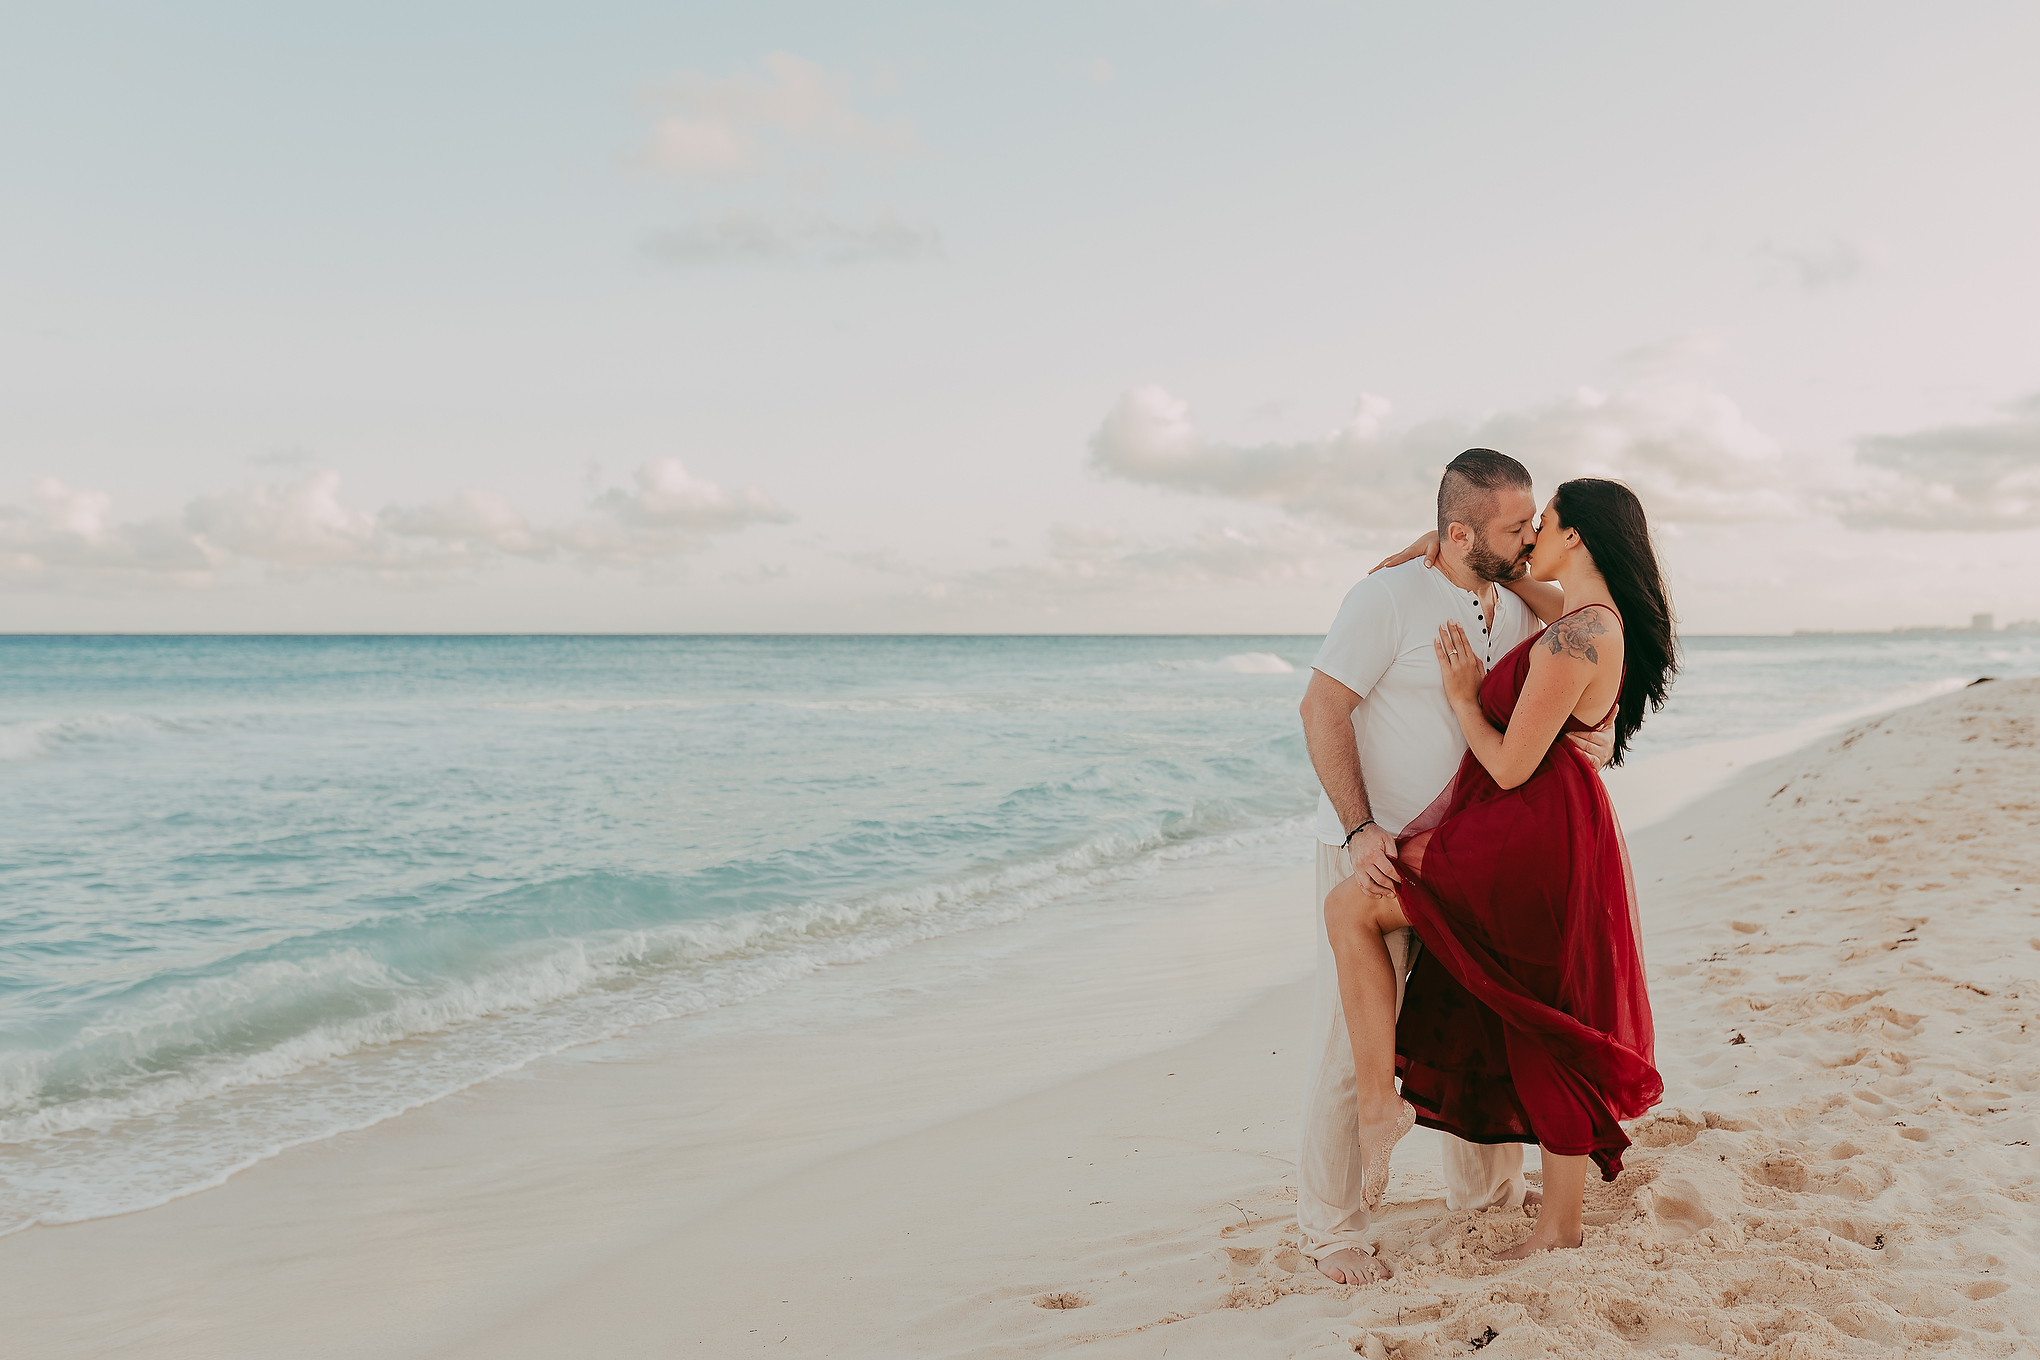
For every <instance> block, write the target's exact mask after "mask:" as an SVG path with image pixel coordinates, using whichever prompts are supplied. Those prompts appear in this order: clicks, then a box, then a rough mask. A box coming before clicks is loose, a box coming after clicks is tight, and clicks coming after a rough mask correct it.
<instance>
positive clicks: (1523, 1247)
mask: <svg viewBox="0 0 2040 1360" xmlns="http://www.w3.org/2000/svg"><path fill="white" fill-rule="evenodd" d="M1586 1240H1587V1239H1586V1237H1585V1235H1584V1234H1582V1235H1581V1237H1580V1238H1579V1240H1578V1241H1575V1242H1561V1241H1559V1240H1558V1239H1557V1238H1555V1237H1546V1236H1544V1234H1543V1233H1542V1232H1541V1231H1538V1232H1532V1233H1531V1234H1530V1235H1529V1236H1528V1237H1526V1238H1524V1239H1523V1240H1522V1241H1521V1242H1518V1243H1517V1244H1516V1245H1515V1246H1513V1247H1510V1248H1509V1249H1508V1250H1507V1251H1498V1252H1496V1253H1494V1254H1493V1255H1492V1256H1490V1257H1488V1259H1489V1260H1490V1261H1521V1260H1525V1259H1527V1258H1529V1257H1532V1256H1535V1255H1536V1254H1537V1253H1538V1252H1540V1251H1569V1250H1573V1249H1575V1248H1578V1247H1579V1246H1581V1245H1582V1244H1583V1243H1585V1242H1586Z"/></svg>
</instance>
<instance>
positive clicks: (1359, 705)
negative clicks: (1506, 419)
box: [1296, 449, 1608, 1284]
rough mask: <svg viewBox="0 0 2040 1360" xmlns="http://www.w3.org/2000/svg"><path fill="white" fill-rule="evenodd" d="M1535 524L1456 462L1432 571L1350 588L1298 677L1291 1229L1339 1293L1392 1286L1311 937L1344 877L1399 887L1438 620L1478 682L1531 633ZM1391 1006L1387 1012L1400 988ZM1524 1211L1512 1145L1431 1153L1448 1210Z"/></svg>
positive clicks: (1487, 470) (1497, 459) (1525, 487)
mask: <svg viewBox="0 0 2040 1360" xmlns="http://www.w3.org/2000/svg"><path fill="white" fill-rule="evenodd" d="M1536 519H1537V503H1536V501H1535V500H1534V499H1533V498H1532V497H1531V494H1530V474H1529V473H1528V472H1526V471H1525V470H1524V468H1523V465H1522V464H1521V463H1518V462H1517V461H1516V460H1515V459H1513V458H1510V457H1508V456H1507V455H1505V454H1500V453H1496V452H1495V451H1494V450H1493V449H1468V450H1467V451H1466V452H1464V453H1462V454H1460V455H1459V456H1458V457H1457V458H1455V459H1453V460H1452V462H1451V464H1450V465H1449V466H1448V467H1447V468H1446V469H1445V476H1444V478H1443V479H1442V480H1441V481H1440V482H1439V484H1438V537H1439V544H1438V560H1437V565H1436V566H1435V567H1432V566H1429V565H1428V564H1426V563H1425V562H1423V561H1421V560H1414V561H1409V562H1404V563H1402V564H1401V565H1399V566H1395V567H1390V568H1389V569H1388V570H1386V571H1383V570H1379V569H1377V570H1376V571H1375V572H1374V573H1373V574H1371V575H1369V576H1367V577H1366V578H1364V579H1363V580H1362V581H1360V583H1359V584H1358V585H1355V586H1354V587H1353V589H1352V590H1351V591H1349V592H1347V595H1346V599H1345V603H1344V604H1342V605H1340V607H1339V616H1338V618H1337V619H1336V620H1334V621H1333V623H1332V627H1331V630H1330V631H1329V632H1327V633H1326V634H1325V640H1324V645H1323V646H1321V647H1320V648H1319V649H1318V654H1317V657H1316V659H1315V660H1314V661H1313V662H1312V663H1311V665H1312V670H1311V677H1310V687H1309V689H1308V690H1306V691H1305V693H1304V696H1303V704H1302V714H1303V730H1304V738H1305V740H1306V742H1307V743H1308V744H1309V747H1310V758H1311V764H1312V765H1313V766H1315V767H1316V769H1317V775H1318V782H1319V784H1320V785H1322V787H1323V794H1322V796H1321V797H1320V798H1319V800H1318V818H1317V838H1318V849H1317V894H1316V897H1315V898H1314V899H1313V902H1312V911H1313V914H1314V918H1315V921H1316V934H1317V941H1318V962H1317V991H1316V997H1315V1003H1314V1005H1313V1007H1312V1018H1311V1027H1312V1028H1311V1042H1312V1044H1313V1046H1314V1051H1315V1069H1314V1071H1313V1073H1312V1076H1311V1078H1310V1081H1309V1086H1308V1088H1307V1090H1306V1093H1305V1097H1304V1114H1303V1150H1302V1156H1301V1158H1300V1159H1299V1161H1298V1174H1297V1181H1298V1184H1297V1206H1296V1207H1297V1214H1296V1216H1297V1222H1298V1224H1299V1225H1300V1226H1301V1228H1302V1230H1303V1239H1304V1251H1305V1252H1306V1253H1307V1254H1308V1255H1310V1256H1311V1257H1312V1258H1314V1259H1315V1260H1316V1261H1317V1266H1318V1269H1319V1270H1320V1271H1322V1272H1323V1273H1324V1274H1325V1276H1326V1277H1327V1278H1329V1279H1332V1280H1336V1281H1338V1282H1339V1283H1341V1284H1363V1283H1366V1282H1368V1281H1370V1280H1380V1279H1386V1278H1388V1277H1389V1275H1390V1274H1391V1272H1390V1271H1389V1269H1388V1267H1387V1266H1386V1265H1385V1264H1384V1263H1382V1262H1380V1261H1377V1260H1376V1259H1374V1255H1373V1251H1374V1248H1373V1247H1372V1245H1371V1244H1369V1243H1368V1241H1367V1232H1368V1229H1369V1226H1370V1219H1369V1216H1368V1209H1367V1205H1366V1204H1365V1202H1364V1201H1363V1199H1362V1196H1361V1170H1362V1168H1361V1149H1360V1147H1359V1146H1358V1142H1359V1137H1358V1134H1359V1130H1358V1113H1357V1110H1356V1107H1355V1089H1354V1081H1353V1048H1352V1042H1351V1039H1350V1038H1349V1035H1348V1031H1347V1029H1346V1020H1345V1014H1344V1012H1343V1010H1342V1008H1341V1007H1340V1004H1339V979H1338V968H1337V965H1336V963H1335V962H1334V960H1333V958H1332V949H1331V944H1330V942H1329V941H1328V940H1327V939H1326V937H1325V923H1324V900H1325V894H1327V893H1329V892H1330V891H1331V890H1332V889H1333V888H1334V887H1336V886H1338V884H1339V883H1340V882H1341V881H1342V880H1344V879H1345V878H1347V877H1348V876H1350V875H1352V874H1355V873H1358V874H1361V875H1364V876H1365V878H1366V880H1367V883H1368V885H1369V886H1370V888H1371V890H1372V891H1376V892H1382V893H1392V892H1394V891H1395V885H1396V884H1397V883H1398V882H1400V881H1401V875H1400V874H1399V873H1398V872H1397V870H1396V863H1395V858H1396V851H1395V836H1396V834H1397V833H1398V832H1400V831H1401V830H1402V829H1403V828H1404V827H1405V826H1407V825H1409V823H1410V822H1412V821H1414V820H1415V819H1416V818H1417V816H1418V814H1420V813H1422V812H1423V811H1424V809H1426V808H1427V807H1429V806H1430V805H1431V804H1432V802H1433V801H1434V800H1436V799H1437V798H1438V797H1439V795H1440V794H1442V793H1443V792H1444V791H1445V789H1446V787H1447V786H1448V785H1449V784H1451V782H1452V778H1453V776H1454V774H1455V773H1457V771H1458V769H1459V761H1460V757H1461V756H1462V755H1464V754H1465V752H1466V738H1465V737H1464V735H1462V733H1461V732H1460V730H1459V721H1458V719H1457V718H1455V717H1454V716H1453V713H1452V708H1451V705H1450V704H1449V703H1447V701H1446V698H1445V688H1444V685H1443V683H1442V682H1441V681H1440V679H1439V675H1438V661H1437V656H1436V653H1435V652H1434V651H1433V650H1432V643H1433V641H1434V640H1435V639H1436V638H1437V636H1438V630H1439V628H1440V627H1441V626H1442V625H1443V624H1444V623H1445V622H1446V620H1448V619H1452V620H1457V621H1458V622H1459V624H1460V626H1461V627H1462V628H1464V629H1465V631H1466V636H1467V638H1468V639H1469V640H1471V641H1472V643H1473V646H1474V647H1476V648H1477V649H1479V650H1480V651H1481V653H1482V658H1481V659H1482V660H1483V661H1484V662H1485V663H1486V664H1487V665H1489V666H1492V665H1493V664H1494V663H1495V662H1496V661H1499V660H1501V659H1502V657H1504V656H1506V655H1508V653H1509V651H1510V649H1512V648H1513V647H1515V646H1516V644H1517V643H1519V642H1521V641H1522V640H1523V639H1524V638H1526V637H1529V636H1530V635H1531V634H1532V633H1534V632H1536V631H1537V628H1538V623H1537V618H1536V616H1535V615H1534V614H1532V613H1531V611H1530V609H1529V607H1528V606H1527V605H1525V604H1524V603H1523V602H1522V601H1521V600H1519V599H1517V598H1516V596H1515V595H1514V594H1513V593H1511V592H1510V591H1507V590H1504V589H1502V588H1501V583H1503V582H1505V581H1511V580H1514V579H1515V578H1516V577H1518V576H1520V575H1521V574H1522V572H1523V564H1524V562H1525V561H1526V560H1527V559H1528V557H1529V555H1530V550H1531V548H1532V547H1534V546H1535V545H1536V542H1537V533H1536V528H1535V523H1536ZM1575 739H1576V740H1578V738H1575ZM1607 740H1608V739H1607V737H1606V735H1605V734H1594V738H1593V740H1591V741H1587V740H1582V741H1581V745H1582V746H1583V747H1584V748H1585V749H1586V750H1587V751H1588V754H1590V755H1592V756H1594V757H1595V759H1596V760H1597V761H1601V760H1605V758H1606V754H1607V753H1606V750H1605V747H1606V745H1607ZM1387 943H1388V948H1389V957H1390V959H1391V960H1392V961H1393V962H1394V964H1395V968H1396V976H1397V978H1398V979H1402V978H1406V977H1408V975H1409V969H1410V964H1411V963H1412V962H1413V949H1414V947H1415V944H1414V941H1413V938H1412V935H1411V932H1410V931H1408V930H1399V931H1396V932H1395V933H1394V934H1392V935H1390V936H1389V937H1388V938H1387ZM1396 1002H1397V1006H1398V1007H1400V1005H1401V1002H1402V996H1401V983H1400V981H1398V984H1397V996H1396ZM1537 1198H1538V1196H1537V1192H1536V1191H1534V1190H1530V1189H1529V1188H1528V1186H1527V1184H1526V1182H1525V1181H1524V1179H1523V1148H1522V1145H1521V1144H1519V1143H1503V1144H1497V1145H1493V1146H1481V1145H1477V1144H1473V1143H1466V1142H1462V1141H1461V1140H1459V1139H1457V1138H1452V1137H1450V1136H1447V1137H1446V1138H1445V1205H1446V1207H1447V1208H1448V1209H1477V1208H1486V1207H1489V1206H1491V1205H1507V1206H1510V1207H1515V1206H1518V1205H1522V1204H1524V1203H1526V1202H1529V1203H1535V1202H1537Z"/></svg>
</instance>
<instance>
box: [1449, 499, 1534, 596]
mask: <svg viewBox="0 0 2040 1360" xmlns="http://www.w3.org/2000/svg"><path fill="white" fill-rule="evenodd" d="M1492 505H1493V507H1494V513H1493V517H1492V518H1490V519H1489V520H1488V522H1487V527H1486V528H1484V529H1482V530H1481V531H1480V532H1478V533H1476V534H1474V535H1473V536H1472V541H1471V542H1469V543H1468V544H1467V545H1466V565H1467V568H1468V569H1469V570H1470V571H1472V572H1473V574H1474V575H1476V576H1478V577H1480V579H1481V580H1483V581H1495V582H1506V581H1513V580H1515V579H1516V578H1517V577H1519V576H1521V575H1522V574H1523V568H1524V565H1525V564H1526V563H1527V562H1529V560H1530V551H1531V549H1533V548H1535V547H1536V546H1537V502H1536V500H1535V499H1534V498H1532V496H1531V495H1530V493H1529V491H1527V490H1510V491H1502V492H1498V493H1496V495H1495V498H1494V500H1493V502H1492Z"/></svg>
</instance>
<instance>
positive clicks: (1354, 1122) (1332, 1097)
mask: <svg viewBox="0 0 2040 1360" xmlns="http://www.w3.org/2000/svg"><path fill="white" fill-rule="evenodd" d="M1352 872H1353V861H1352V857H1351V855H1350V854H1349V853H1348V852H1347V851H1346V850H1344V849H1343V848H1341V847H1339V846H1336V845H1326V844H1324V843H1323V842H1319V843H1318V847H1317V897H1316V898H1315V899H1314V900H1313V901H1312V903H1311V915H1312V917H1313V918H1314V920H1315V921H1316V930H1315V933H1316V935H1317V990H1316V994H1315V996H1314V998H1313V1001H1312V1005H1311V1021H1310V1023H1311V1031H1310V1037H1311V1043H1312V1045H1313V1046H1314V1049H1315V1052H1314V1053H1313V1058H1314V1062H1313V1064H1312V1071H1311V1076H1310V1079H1309V1084H1308V1086H1307V1087H1306V1088H1305V1091H1304V1098H1303V1151H1302V1155H1301V1156H1300V1157H1299V1158H1298V1159H1297V1176H1296V1180H1297V1187H1296V1190H1297V1193H1296V1220H1297V1223H1298V1225H1299V1226H1300V1227H1301V1228H1302V1229H1303V1249H1304V1252H1305V1253H1306V1254H1308V1255H1310V1256H1312V1257H1319V1258H1321V1257H1324V1256H1327V1255H1329V1254H1330V1253H1332V1252H1335V1251H1337V1250H1339V1249H1340V1248H1341V1247H1354V1248H1357V1249H1358V1250H1360V1251H1362V1252H1365V1253H1368V1254H1372V1253H1373V1251H1374V1248H1373V1246H1372V1245H1370V1244H1369V1243H1368V1241H1367V1229H1368V1226H1369V1222H1368V1215H1367V1205H1366V1204H1365V1203H1364V1202H1362V1200H1361V1198H1360V1147H1359V1142H1360V1128H1359V1122H1360V1117H1359V1107H1358V1105H1357V1100H1358V1092H1357V1090H1356V1089H1355V1087H1354V1083H1353V1042H1352V1039H1351V1037H1350V1035H1349V1034H1348V1032H1347V1030H1346V1012H1345V1008H1344V1007H1343V1006H1342V1005H1341V1004H1340V1002H1339V968H1338V963H1337V961H1336V960H1335V959H1334V958H1333V957H1332V943H1331V940H1330V939H1329V938H1328V937H1327V936H1326V934H1325V895H1326V894H1327V893H1329V892H1331V890H1332V889H1333V888H1336V887H1337V886H1338V885H1339V884H1340V882H1342V881H1343V880H1345V879H1346V878H1348V877H1350V876H1351V875H1352ZM1387 943H1388V957H1389V960H1390V962H1391V963H1393V964H1394V965H1395V979H1396V980H1395V1005H1396V1010H1397V1012H1398V1013H1400V1012H1401V1010H1402V995H1403V984H1404V981H1405V979H1407V978H1408V976H1409V970H1410V964H1411V963H1412V962H1413V958H1414V950H1415V949H1417V948H1420V947H1421V946H1418V945H1417V944H1416V943H1415V940H1414V937H1413V936H1412V934H1411V932H1410V931H1408V930H1398V931H1395V932H1393V933H1391V934H1390V935H1389V936H1388V937H1387ZM1443 1137H1444V1140H1445V1207H1446V1208H1447V1209H1484V1208H1487V1207H1489V1206H1491V1205H1497V1204H1502V1205H1508V1206H1509V1207H1511V1208H1513V1207H1515V1206H1517V1205H1520V1204H1521V1203H1522V1202H1523V1192H1524V1191H1525V1190H1526V1189H1527V1188H1528V1186H1527V1185H1526V1183H1525V1182H1524V1180H1523V1145H1522V1144H1521V1143H1495V1144H1490V1145H1483V1144H1480V1143H1469V1142H1466V1141H1464V1140H1463V1139H1459V1138H1454V1137H1452V1136H1451V1135H1450V1134H1446V1135H1443Z"/></svg>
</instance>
